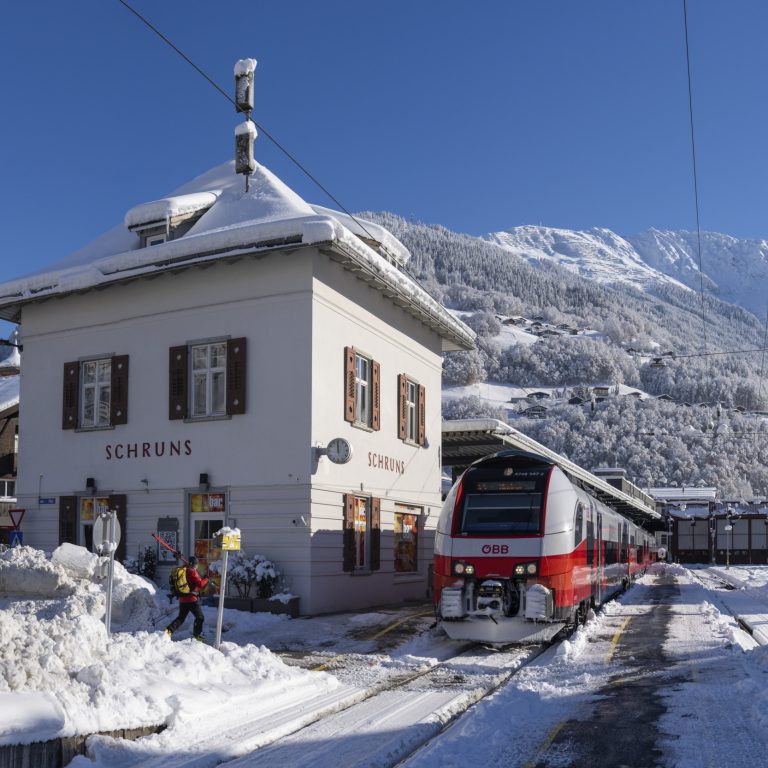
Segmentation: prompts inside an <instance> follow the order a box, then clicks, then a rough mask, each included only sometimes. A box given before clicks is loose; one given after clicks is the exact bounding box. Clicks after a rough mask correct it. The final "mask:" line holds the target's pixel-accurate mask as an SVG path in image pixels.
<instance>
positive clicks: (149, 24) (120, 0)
mask: <svg viewBox="0 0 768 768" xmlns="http://www.w3.org/2000/svg"><path fill="white" fill-rule="evenodd" d="M117 2H118V3H120V4H121V5H123V6H124V7H125V8H127V9H128V10H129V11H130V12H131V13H132V14H133V15H134V16H136V18H138V19H139V20H140V21H141V22H143V23H144V24H145V25H146V26H147V27H149V29H151V30H152V31H153V32H154V33H155V34H156V35H157V36H158V37H159V38H160V39H161V40H162V41H163V42H164V43H166V45H169V46H170V47H171V48H173V50H174V51H176V53H178V54H179V56H181V57H182V58H183V59H184V61H186V62H187V64H189V65H190V66H191V67H192V68H193V69H194V70H195V71H196V72H197V73H198V74H199V75H200V76H201V77H203V78H204V79H205V80H206V81H207V82H208V83H209V84H210V85H212V86H213V87H214V88H215V89H216V90H217V91H218V92H219V93H220V94H221V95H222V96H224V98H225V99H226V100H227V101H229V102H230V103H231V104H232V105H233V106H235V107H237V104H236V103H235V100H234V99H233V98H232V97H231V96H230V95H229V94H228V93H227V92H226V91H225V90H224V89H223V88H222V87H221V86H220V85H218V83H216V82H215V81H214V80H213V78H211V77H209V76H208V75H207V74H206V73H205V72H204V71H203V70H202V69H201V68H200V67H198V66H197V64H195V62H194V61H192V59H190V58H189V56H187V55H186V54H185V53H184V52H183V51H182V50H181V49H180V48H179V47H178V46H176V45H175V44H174V43H173V42H171V40H169V39H168V38H167V37H166V36H165V35H164V34H163V33H162V32H161V31H160V30H159V29H158V28H157V27H156V26H155V25H154V24H152V22H150V21H149V20H148V19H147V18H145V17H144V16H142V14H140V13H139V12H138V11H137V10H136V9H135V8H133V7H132V6H131V5H130V4H129V3H127V2H126V0H117ZM248 119H249V120H250V121H251V122H252V123H253V124H254V125H255V126H256V127H257V128H258V129H259V131H260V132H261V133H263V134H264V136H266V137H267V139H269V140H270V141H271V142H272V143H273V144H274V145H275V146H276V147H277V148H278V149H279V150H280V151H281V152H282V153H283V154H284V155H285V156H286V157H287V158H288V159H289V160H290V161H291V162H292V163H293V164H294V165H296V167H297V168H298V169H299V170H300V171H301V172H302V173H303V174H305V175H306V176H307V178H308V179H310V180H311V181H312V182H313V183H314V184H316V185H317V186H318V187H319V188H320V189H321V190H322V191H323V192H324V193H325V194H326V195H327V196H328V197H329V198H330V199H331V200H333V202H334V203H335V204H336V205H337V206H338V207H339V208H340V209H341V210H342V211H343V212H344V213H346V214H347V216H349V218H350V219H352V221H354V222H355V224H357V226H358V227H360V228H361V229H362V230H363V231H364V232H365V234H366V235H368V237H370V238H371V240H376V239H377V238H375V237H374V236H373V235H372V234H371V233H370V232H369V231H368V230H367V229H366V228H365V226H364V225H363V224H362V222H360V221H358V219H356V218H355V216H354V215H353V214H352V213H350V212H349V211H348V210H347V209H346V208H345V207H344V206H343V205H342V204H341V202H339V200H338V199H337V198H336V197H335V196H334V195H333V194H332V193H331V192H330V191H329V190H328V189H327V188H326V187H325V186H324V185H323V184H322V183H321V182H320V181H319V180H318V179H317V177H315V176H314V175H313V174H312V173H311V172H310V171H309V170H308V169H307V168H306V167H305V166H304V165H303V164H302V163H301V162H299V160H297V159H296V157H294V156H293V155H292V154H291V153H290V152H289V151H288V150H287V149H286V148H285V147H284V146H283V145H282V144H281V143H280V142H279V141H278V140H277V139H276V138H275V137H274V136H273V135H272V134H271V133H270V132H269V131H268V130H267V129H266V128H264V126H263V125H260V124H259V123H257V122H256V121H255V120H254V119H253V118H252V117H251V116H250V115H248Z"/></svg>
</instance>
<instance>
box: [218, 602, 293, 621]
mask: <svg viewBox="0 0 768 768" xmlns="http://www.w3.org/2000/svg"><path fill="white" fill-rule="evenodd" d="M215 604H216V605H218V598H216V603H215ZM224 607H225V608H234V609H235V610H236V611H250V612H251V613H285V614H288V616H290V617H291V618H292V619H295V618H296V617H297V616H298V615H299V598H298V597H292V598H291V599H290V600H288V602H286V603H284V602H282V601H281V600H270V599H269V598H267V597H225V598H224Z"/></svg>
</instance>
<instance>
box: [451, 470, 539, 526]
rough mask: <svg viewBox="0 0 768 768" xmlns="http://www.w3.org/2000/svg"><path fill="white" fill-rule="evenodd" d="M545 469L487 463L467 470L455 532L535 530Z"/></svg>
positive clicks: (537, 523)
mask: <svg viewBox="0 0 768 768" xmlns="http://www.w3.org/2000/svg"><path fill="white" fill-rule="evenodd" d="M548 471H549V467H547V468H522V467H520V468H517V467H516V468H514V470H510V468H509V467H506V468H502V467H487V468H482V469H480V468H477V469H475V470H470V471H469V472H467V475H466V476H465V478H464V481H463V491H464V493H463V496H464V503H463V509H462V514H461V522H460V528H459V533H469V534H482V533H501V534H504V533H538V532H539V531H540V529H541V515H542V500H543V497H544V487H545V483H546V478H547V475H548Z"/></svg>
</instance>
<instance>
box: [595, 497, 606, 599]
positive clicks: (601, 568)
mask: <svg viewBox="0 0 768 768" xmlns="http://www.w3.org/2000/svg"><path fill="white" fill-rule="evenodd" d="M596 538H597V552H596V553H595V554H596V559H595V565H596V567H597V589H596V590H595V604H596V605H600V604H601V603H602V602H603V579H604V578H605V558H604V555H603V514H602V512H598V513H597V537H596Z"/></svg>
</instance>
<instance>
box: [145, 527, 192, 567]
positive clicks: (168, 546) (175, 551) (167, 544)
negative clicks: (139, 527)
mask: <svg viewBox="0 0 768 768" xmlns="http://www.w3.org/2000/svg"><path fill="white" fill-rule="evenodd" d="M152 537H153V538H154V539H155V540H156V541H158V542H159V543H160V544H162V545H163V546H164V547H165V548H166V549H169V550H170V551H171V552H173V554H174V555H176V557H177V558H178V559H179V560H181V561H182V562H183V563H186V564H187V565H189V561H188V560H187V558H186V557H184V556H183V555H182V554H181V552H178V551H177V550H175V549H174V548H173V547H172V546H171V545H170V544H169V543H168V542H167V541H166V540H165V539H161V538H160V537H159V536H158V535H157V534H156V533H153V534H152Z"/></svg>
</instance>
